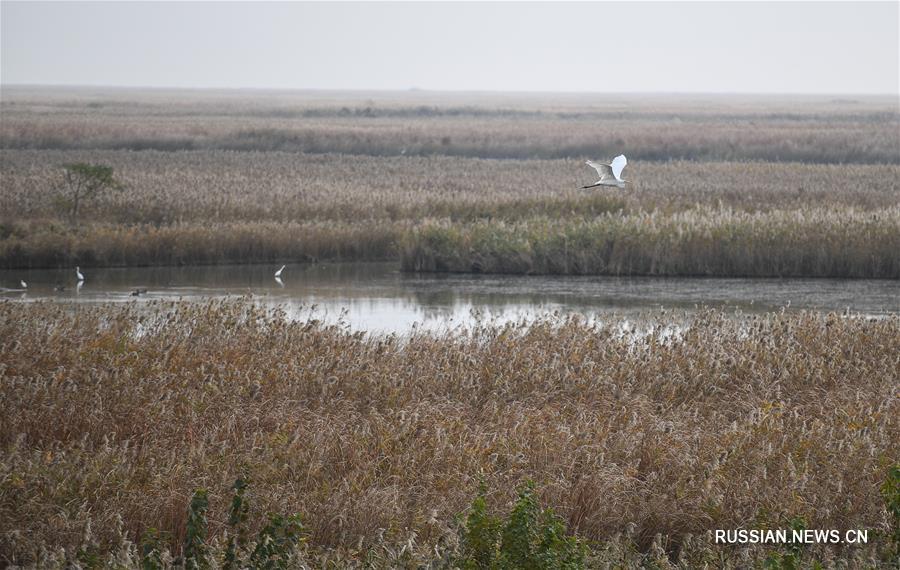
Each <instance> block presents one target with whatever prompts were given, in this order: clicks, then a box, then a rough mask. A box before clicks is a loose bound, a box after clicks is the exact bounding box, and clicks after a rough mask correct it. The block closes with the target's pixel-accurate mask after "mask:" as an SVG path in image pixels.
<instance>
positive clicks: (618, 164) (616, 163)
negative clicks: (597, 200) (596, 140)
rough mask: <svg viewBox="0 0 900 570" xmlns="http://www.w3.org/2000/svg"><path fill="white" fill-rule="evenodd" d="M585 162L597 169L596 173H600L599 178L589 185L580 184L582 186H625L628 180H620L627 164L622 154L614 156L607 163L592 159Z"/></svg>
mask: <svg viewBox="0 0 900 570" xmlns="http://www.w3.org/2000/svg"><path fill="white" fill-rule="evenodd" d="M585 164H587V165H588V166H590V167H591V168H593V169H594V170H596V171H597V174H599V175H600V180H598V181H597V182H595V183H593V184H591V185H590V186H582V188H596V187H597V186H615V187H616V188H625V184H626V183H627V182H628V181H627V180H622V170H623V169H624V168H625V165H626V164H628V160H626V159H625V155H624V154H620V155H619V156H617V157H615V158H614V159H613V160H612V162H611V163H609V164H603V163H599V162H594V161H593V160H589V161H587V162H586V163H585Z"/></svg>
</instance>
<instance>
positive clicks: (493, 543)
mask: <svg viewBox="0 0 900 570" xmlns="http://www.w3.org/2000/svg"><path fill="white" fill-rule="evenodd" d="M485 494H486V493H485V488H484V487H483V486H482V489H481V492H480V493H479V495H478V497H477V498H476V499H475V501H473V503H472V507H471V509H470V510H469V515H468V517H467V519H466V527H465V529H463V555H462V560H461V561H460V562H459V566H460V567H461V568H464V569H472V570H475V569H477V570H488V569H490V570H545V569H546V570H551V569H568V570H576V569H578V568H584V561H585V554H586V551H587V549H586V547H585V546H584V545H583V544H582V543H581V542H580V541H579V540H578V539H577V538H575V537H573V536H567V535H566V526H565V524H564V523H563V522H562V520H560V518H559V517H557V516H556V514H554V512H553V510H552V509H549V508H548V509H543V510H542V509H541V507H540V505H539V503H538V500H537V497H535V494H534V483H532V482H528V483H526V484H525V485H524V486H523V487H522V488H521V489H520V490H519V498H518V500H516V503H515V505H514V506H513V509H512V511H511V512H510V514H509V516H508V517H507V518H506V521H505V522H503V521H501V520H500V519H499V518H497V517H494V516H492V515H490V514H488V512H487V506H486V505H487V503H486V499H485Z"/></svg>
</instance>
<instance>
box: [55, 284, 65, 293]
mask: <svg viewBox="0 0 900 570" xmlns="http://www.w3.org/2000/svg"><path fill="white" fill-rule="evenodd" d="M53 290H54V291H56V292H57V293H62V292H63V291H65V290H66V286H65V285H57V286H56V287H54V288H53Z"/></svg>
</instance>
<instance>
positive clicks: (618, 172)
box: [610, 154, 628, 180]
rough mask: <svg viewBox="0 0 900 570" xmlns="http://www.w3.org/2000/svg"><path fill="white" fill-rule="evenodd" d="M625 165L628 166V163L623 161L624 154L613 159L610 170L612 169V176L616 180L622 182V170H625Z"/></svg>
mask: <svg viewBox="0 0 900 570" xmlns="http://www.w3.org/2000/svg"><path fill="white" fill-rule="evenodd" d="M626 164H628V161H627V160H626V159H625V155H624V154H620V155H619V156H617V157H615V158H614V159H613V161H612V164H610V168H611V169H612V173H613V176H615V177H616V180H622V170H623V169H624V168H625V165H626Z"/></svg>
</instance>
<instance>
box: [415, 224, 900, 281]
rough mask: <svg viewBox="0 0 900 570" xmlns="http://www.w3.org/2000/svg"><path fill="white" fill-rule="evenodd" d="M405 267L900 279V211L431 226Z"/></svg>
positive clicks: (422, 231)
mask: <svg viewBox="0 0 900 570" xmlns="http://www.w3.org/2000/svg"><path fill="white" fill-rule="evenodd" d="M403 267H404V269H406V270H408V271H450V272H476V273H480V272H486V273H537V274H544V273H548V274H576V275H578V274H604V275H669V276H671V275H697V276H750V277H869V278H883V279H900V208H897V207H895V208H890V209H886V210H881V211H875V212H861V211H856V210H853V209H846V210H844V211H840V212H834V211H831V210H821V209H806V210H796V211H773V212H765V213H759V212H757V213H747V212H736V211H733V210H730V209H710V208H699V209H697V210H688V211H685V212H680V213H677V214H671V215H665V214H661V213H659V212H650V213H646V212H642V213H639V214H632V215H624V216H623V215H621V214H612V215H604V216H600V217H598V218H596V219H594V220H589V221H584V220H562V221H560V220H553V219H547V218H537V219H533V220H524V221H520V222H516V223H504V222H480V223H473V224H467V225H460V224H452V223H433V224H426V225H423V226H421V227H418V228H416V229H415V230H414V231H412V232H411V233H409V234H408V235H407V237H406V241H405V242H404V245H403Z"/></svg>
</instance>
